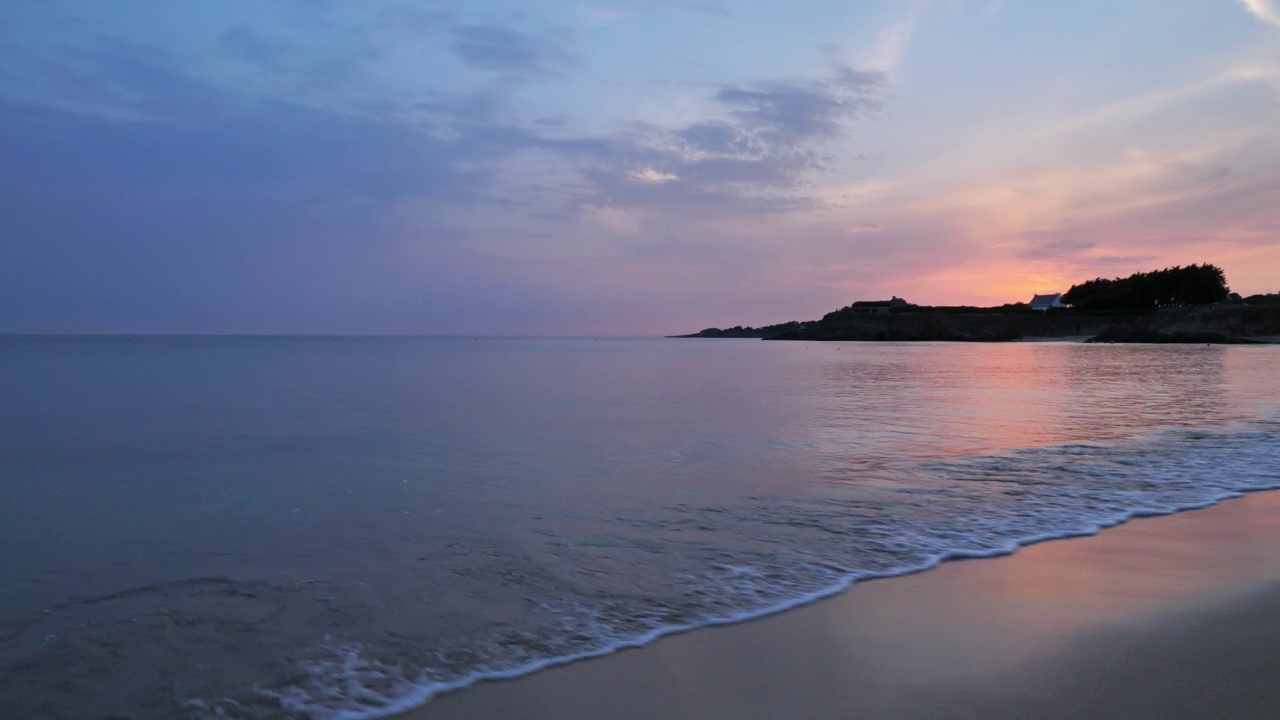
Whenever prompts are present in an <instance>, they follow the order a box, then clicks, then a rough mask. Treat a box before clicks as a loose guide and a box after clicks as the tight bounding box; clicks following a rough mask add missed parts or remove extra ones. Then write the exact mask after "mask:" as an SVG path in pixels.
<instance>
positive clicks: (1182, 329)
mask: <svg viewBox="0 0 1280 720" xmlns="http://www.w3.org/2000/svg"><path fill="white" fill-rule="evenodd" d="M1061 300H1062V301H1063V303H1065V304H1066V305H1067V306H1068V307H1059V306H1051V307H1049V308H1047V309H1046V308H1045V307H1044V306H1043V305H1041V306H1040V307H1039V308H1033V307H1032V306H1031V305H1030V304H1028V303H1025V302H1017V303H1008V304H1005V305H1002V306H997V307H989V308H979V307H967V306H919V305H913V304H910V303H908V302H906V301H905V300H902V299H899V298H896V297H895V298H894V299H893V300H883V301H858V302H855V303H853V304H851V305H849V306H847V307H843V308H840V309H838V310H834V311H832V312H829V313H827V314H826V315H824V316H823V317H822V319H821V320H814V321H810V322H788V323H780V324H777V325H768V326H764V327H750V326H747V327H743V326H741V325H739V326H736V327H732V328H726V329H723V330H722V329H720V328H707V329H706V330H703V331H701V332H698V333H694V334H692V335H681V336H676V337H702V338H734V337H737V338H746V337H752V338H764V339H768V340H906V341H910V340H964V341H1007V340H1018V339H1022V338H1024V337H1029V336H1042V337H1068V336H1077V337H1092V338H1093V339H1094V341H1098V342H1255V340H1253V338H1268V337H1270V338H1273V341H1274V338H1280V294H1276V295H1255V296H1251V297H1248V298H1241V297H1240V296H1239V295H1236V294H1234V293H1231V292H1230V289H1229V288H1228V287H1227V282H1226V276H1225V274H1224V273H1223V271H1222V269H1221V268H1219V267H1217V266H1216V265H1211V264H1208V263H1204V264H1201V265H1188V266H1186V267H1183V266H1175V267H1171V268H1165V269H1163V270H1154V271H1151V272H1145V273H1134V274H1133V275H1130V276H1129V277H1125V278H1115V279H1112V280H1106V279H1103V278H1095V279H1093V280H1087V281H1085V282H1082V283H1078V284H1076V285H1072V286H1071V289H1070V290H1068V291H1067V292H1066V293H1065V294H1064V295H1063V296H1062V297H1061ZM1046 310H1047V311H1046Z"/></svg>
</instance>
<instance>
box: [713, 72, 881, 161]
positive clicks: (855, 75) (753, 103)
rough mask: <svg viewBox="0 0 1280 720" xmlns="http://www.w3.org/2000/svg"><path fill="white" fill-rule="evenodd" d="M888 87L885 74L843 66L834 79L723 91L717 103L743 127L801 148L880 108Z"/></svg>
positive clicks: (779, 83) (770, 84) (719, 94)
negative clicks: (882, 91) (881, 94)
mask: <svg viewBox="0 0 1280 720" xmlns="http://www.w3.org/2000/svg"><path fill="white" fill-rule="evenodd" d="M883 82H884V75H883V74H882V73H878V72H861V71H857V70H853V69H851V68H847V67H840V68H838V69H837V71H836V73H835V74H834V75H833V76H832V77H830V78H824V79H821V80H814V81H769V82H759V83H754V84H752V85H749V86H731V87H726V88H722V89H721V90H720V91H719V92H717V93H716V95H715V99H716V100H717V101H718V102H720V103H721V104H722V105H724V106H726V107H728V108H729V109H730V114H731V115H732V116H733V117H734V118H736V119H738V120H739V121H741V122H742V123H743V125H744V126H746V127H748V128H751V129H754V130H762V131H765V132H767V133H769V134H770V135H771V136H772V137H774V138H777V139H779V140H780V141H782V142H787V143H791V144H798V143H801V142H804V141H806V140H810V139H814V138H832V137H836V136H837V135H839V134H840V132H841V128H842V123H843V122H844V121H846V120H851V119H854V118H857V117H860V116H862V115H864V114H865V113H867V112H869V111H871V110H874V109H876V108H878V107H879V101H878V99H877V98H876V96H875V92H876V91H877V90H879V89H880V86H881V85H882V84H883Z"/></svg>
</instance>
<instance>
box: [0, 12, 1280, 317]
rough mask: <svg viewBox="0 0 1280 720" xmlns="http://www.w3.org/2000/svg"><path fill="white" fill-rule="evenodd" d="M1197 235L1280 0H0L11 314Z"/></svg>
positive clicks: (1011, 265) (1107, 253)
mask: <svg viewBox="0 0 1280 720" xmlns="http://www.w3.org/2000/svg"><path fill="white" fill-rule="evenodd" d="M1200 262H1211V263H1214V264H1217V265H1219V266H1220V267H1222V268H1223V269H1224V270H1225V272H1226V276H1227V281H1228V283H1229V284H1230V285H1231V287H1232V289H1233V290H1236V291H1238V292H1241V293H1242V294H1246V295H1247V294H1252V293H1258V292H1276V291H1280V0H1078V1H1073V2H1069V3H1068V2H1049V1H1048V0H1035V1H1033V0H840V1H838V2H837V1H830V2H828V1H826V0H813V1H805V0H797V1H796V2H790V3H759V2H751V3H747V2H737V3H732V2H727V1H725V0H695V1H694V2H682V1H667V0H646V1H645V2H612V1H607V0H599V1H598V2H597V1H594V0H592V1H587V0H542V1H541V2H538V3H528V2H501V1H493V2H467V3H463V2H433V1H430V0H419V1H416V2H411V1H409V0H365V1H360V2H357V1H356V0H351V1H349V2H339V1H337V0H274V1H268V0H220V1H219V2H217V3H210V2H197V1H195V0H190V1H187V0H118V1H116V2H109V3H108V2H100V1H98V0H80V1H74V0H6V2H4V3H3V6H2V7H0V332H37V333H39V332H55V333H149V332H155V333H357V334H363V333H369V334H374V333H408V334H464V335H480V334H485V335H504V334H518V335H646V334H665V333H674V332H692V331H696V330H699V329H701V328H704V327H709V326H720V327H724V326H732V325H738V324H745V325H763V324H769V323H776V322H784V321H788V320H809V319H816V318H818V317H821V316H822V315H823V314H824V313H826V312H829V311H831V310H834V309H836V308H838V307H842V306H845V305H848V304H849V303H851V302H853V301H855V300H877V299H885V298H888V297H890V296H894V295H896V296H900V297H904V298H906V299H907V300H909V301H911V302H915V303H920V304H978V305H991V304H1002V303H1005V302H1017V301H1026V300H1029V299H1030V297H1031V295H1032V294H1033V293H1038V292H1053V291H1065V290H1066V289H1067V288H1069V287H1070V286H1071V284H1072V283H1074V282H1079V281H1082V280H1086V279H1090V278H1093V277H1119V276H1125V275H1129V274H1131V273H1134V272H1139V271H1147V270H1153V269H1158V268H1163V267H1167V266H1172V265H1184V264H1188V263H1200Z"/></svg>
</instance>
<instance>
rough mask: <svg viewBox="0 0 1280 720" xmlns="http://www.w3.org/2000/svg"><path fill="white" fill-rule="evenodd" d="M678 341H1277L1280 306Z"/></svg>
mask: <svg viewBox="0 0 1280 720" xmlns="http://www.w3.org/2000/svg"><path fill="white" fill-rule="evenodd" d="M671 337H683V338H760V339H764V340H807V341H890V342H912V341H943V342H1012V341H1018V340H1028V339H1037V340H1045V339H1058V340H1068V339H1071V338H1083V339H1084V341H1085V342H1121V343H1215V344H1269V343H1274V342H1276V340H1277V338H1280V305H1274V304H1273V305H1248V304H1243V303H1226V302H1224V303H1216V304H1212V305H1193V306H1186V307H1177V308H1165V309H1162V310H1157V311H1155V312H1151V313H1146V314H1139V313H1113V314H1106V315H1098V314H1092V315H1091V314H1084V313H1079V312H1075V311H1072V310H1065V309H1055V310H1049V311H1047V312H1037V311H1034V310H1030V309H1026V308H1021V309H1016V310H1014V309H1007V308H929V307H915V306H911V307H904V308H876V309H869V310H864V309H860V308H856V307H850V308H845V309H844V310H840V311H837V312H832V313H828V314H827V315H826V316H825V317H823V318H822V319H821V320H816V321H812V322H790V323H782V324H778V325H768V326H764V327H758V328H756V327H742V326H737V327H732V328H725V329H721V328H707V329H705V330H702V331H699V332H696V333H691V334H688V335H674V336H671Z"/></svg>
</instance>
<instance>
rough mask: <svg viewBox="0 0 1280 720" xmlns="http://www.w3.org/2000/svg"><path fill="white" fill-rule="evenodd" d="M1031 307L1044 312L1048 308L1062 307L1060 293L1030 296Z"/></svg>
mask: <svg viewBox="0 0 1280 720" xmlns="http://www.w3.org/2000/svg"><path fill="white" fill-rule="evenodd" d="M1030 305H1031V309H1032V310H1039V311H1040V312H1044V311H1046V310H1048V309H1049V308H1064V307H1066V305H1064V304H1062V293H1050V294H1048V295H1036V296H1035V297H1033V298H1031V303H1030Z"/></svg>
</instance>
